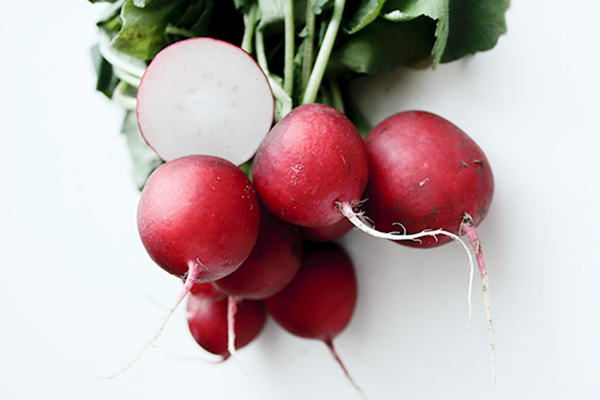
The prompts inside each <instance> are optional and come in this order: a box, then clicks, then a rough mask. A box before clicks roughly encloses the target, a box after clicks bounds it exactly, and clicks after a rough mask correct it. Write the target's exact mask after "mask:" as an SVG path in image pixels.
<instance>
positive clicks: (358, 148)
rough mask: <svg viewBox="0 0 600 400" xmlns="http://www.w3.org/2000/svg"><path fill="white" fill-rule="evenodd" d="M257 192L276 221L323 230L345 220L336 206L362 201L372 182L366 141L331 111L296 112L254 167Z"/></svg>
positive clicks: (275, 131)
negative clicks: (368, 184)
mask: <svg viewBox="0 0 600 400" xmlns="http://www.w3.org/2000/svg"><path fill="white" fill-rule="evenodd" d="M252 177H253V181H254V185H255V187H256V191H257V193H258V195H259V197H260V199H261V201H262V203H263V204H264V206H265V207H266V208H267V209H269V210H270V211H271V212H272V213H273V214H275V215H276V216H277V217H279V218H281V219H283V220H285V221H288V222H290V223H292V224H295V225H300V226H309V227H323V226H329V225H333V224H335V223H336V222H338V221H340V220H341V219H342V218H343V216H342V214H341V213H340V212H339V210H338V209H337V205H336V204H337V203H338V202H341V203H347V204H350V203H351V202H355V201H359V200H360V199H361V196H362V193H363V191H364V188H365V185H366V182H367V177H368V162H367V154H366V150H365V147H364V144H363V140H362V138H361V136H360V134H359V133H358V131H357V130H356V128H355V127H354V125H352V123H351V122H350V120H348V118H346V116H344V115H343V114H342V113H341V112H339V111H338V110H336V109H335V108H333V107H330V106H326V105H323V104H306V105H302V106H299V107H296V108H295V109H294V110H292V111H291V112H290V113H289V114H287V115H286V116H285V117H284V118H282V119H281V120H280V121H279V122H278V123H277V124H276V125H275V126H274V127H273V128H272V129H271V131H270V132H269V134H268V135H267V137H266V138H265V140H264V142H263V143H262V145H261V146H260V148H259V150H258V151H257V153H256V156H255V159H254V164H253V168H252Z"/></svg>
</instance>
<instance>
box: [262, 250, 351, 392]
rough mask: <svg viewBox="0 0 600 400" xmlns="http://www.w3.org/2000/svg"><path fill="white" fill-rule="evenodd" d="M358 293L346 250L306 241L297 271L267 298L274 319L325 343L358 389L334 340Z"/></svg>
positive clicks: (346, 320) (347, 319)
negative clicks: (282, 286)
mask: <svg viewBox="0 0 600 400" xmlns="http://www.w3.org/2000/svg"><path fill="white" fill-rule="evenodd" d="M356 296H357V283H356V275H355V273H354V266H353V265H352V261H351V260H350V257H349V256H348V255H347V253H346V252H345V251H344V250H343V249H342V248H341V247H340V246H339V245H337V244H335V243H332V242H329V243H308V242H307V248H306V249H305V255H304V259H303V261H302V266H301V267H300V270H299V271H298V274H296V276H295V277H294V279H293V280H292V282H291V283H290V284H289V285H288V286H287V287H286V288H285V289H283V290H282V291H281V292H279V293H277V294H276V295H275V296H273V297H270V298H268V299H266V300H265V305H266V306H267V311H268V312H269V314H270V315H271V316H272V317H273V319H274V320H275V321H277V322H278V323H279V324H280V325H281V326H282V327H284V328H285V329H286V330H287V331H289V332H290V333H292V334H294V335H296V336H299V337H303V338H307V339H316V340H321V341H323V342H325V344H326V345H327V346H328V347H329V349H330V350H331V352H332V354H333V355H334V357H335V359H336V360H337V361H338V363H339V364H340V366H341V367H342V369H343V370H344V373H345V374H346V376H347V377H348V379H350V381H351V382H352V384H353V385H354V386H355V387H356V388H357V389H359V388H358V386H356V384H355V383H354V381H353V380H352V378H351V377H350V375H349V374H348V371H347V370H346V368H345V366H344V365H343V363H342V362H341V360H340V358H339V357H338V355H337V353H336V351H335V349H334V346H333V340H334V339H335V338H336V337H337V336H338V335H339V334H340V333H341V332H342V331H343V330H344V329H345V328H346V326H347V325H348V323H349V322H350V320H351V318H352V314H353V312H354V307H355V304H356ZM359 391H360V389H359ZM361 394H362V392H361Z"/></svg>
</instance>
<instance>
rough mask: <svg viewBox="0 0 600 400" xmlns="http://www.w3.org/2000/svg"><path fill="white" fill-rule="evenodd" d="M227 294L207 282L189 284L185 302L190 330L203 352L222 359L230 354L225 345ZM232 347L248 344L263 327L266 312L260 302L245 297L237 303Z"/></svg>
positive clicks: (226, 333) (239, 347) (226, 336)
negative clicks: (233, 345) (188, 292)
mask: <svg viewBox="0 0 600 400" xmlns="http://www.w3.org/2000/svg"><path fill="white" fill-rule="evenodd" d="M227 297H228V296H227V294H225V293H223V292H221V291H219V290H218V289H217V288H215V287H214V286H213V285H212V284H210V283H196V284H194V286H192V289H191V291H190V296H188V302H187V312H188V316H187V320H188V326H189V329H190V333H191V334H192V336H193V337H194V339H195V340H196V342H197V343H198V344H199V345H200V346H201V347H202V348H203V349H204V350H206V351H208V352H210V353H213V354H216V355H220V356H221V357H222V360H223V361H225V360H227V359H228V358H229V356H230V355H231V354H230V352H229V350H228V348H227V346H228V323H227V312H228V301H227ZM236 319H237V323H236V326H235V348H236V349H241V348H242V347H244V346H246V345H247V344H249V343H250V342H251V341H252V340H254V338H256V336H258V334H259V333H260V331H261V330H262V328H263V327H264V325H265V323H266V321H267V312H266V309H265V306H264V303H263V302H262V301H252V300H244V301H241V302H239V303H238V304H237V313H236Z"/></svg>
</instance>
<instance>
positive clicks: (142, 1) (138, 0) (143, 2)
mask: <svg viewBox="0 0 600 400" xmlns="http://www.w3.org/2000/svg"><path fill="white" fill-rule="evenodd" d="M151 2H152V0H133V4H134V5H135V6H136V7H139V8H144V7H146V6H147V5H148V4H150V3H151Z"/></svg>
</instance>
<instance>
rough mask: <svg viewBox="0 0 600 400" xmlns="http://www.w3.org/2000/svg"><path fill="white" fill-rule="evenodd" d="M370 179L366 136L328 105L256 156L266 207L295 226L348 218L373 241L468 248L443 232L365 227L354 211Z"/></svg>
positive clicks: (300, 112)
mask: <svg viewBox="0 0 600 400" xmlns="http://www.w3.org/2000/svg"><path fill="white" fill-rule="evenodd" d="M368 175H369V167H368V159H367V153H366V148H365V144H364V141H363V140H362V137H361V136H360V134H359V133H358V131H357V129H356V128H355V127H354V125H352V123H351V122H350V120H349V119H348V118H346V116H345V115H344V114H342V113H341V112H339V111H338V110H336V109H335V108H333V107H330V106H327V105H324V104H304V105H301V106H298V107H296V108H295V109H294V110H292V111H291V112H290V113H289V114H287V115H286V116H285V117H284V118H282V119H281V120H280V121H279V122H278V123H277V124H276V125H275V126H274V127H273V128H272V129H271V131H270V132H269V134H268V135H267V137H266V138H265V140H264V142H263V143H262V144H261V146H260V148H259V149H258V151H257V152H256V156H255V159H254V164H253V168H252V177H253V180H254V185H255V188H256V192H257V193H258V196H259V198H260V200H261V202H262V204H263V205H264V206H265V207H266V208H267V209H269V211H271V212H272V213H273V214H274V215H276V216H277V217H279V218H281V219H283V220H285V221H288V222H290V223H292V224H295V225H299V226H305V227H312V228H322V227H327V226H331V225H334V224H336V223H337V222H339V221H340V220H342V218H343V217H344V216H345V217H346V218H348V219H349V220H350V221H351V222H352V223H353V224H354V225H356V226H357V227H358V228H360V229H361V230H363V231H365V232H367V233H369V234H371V235H374V236H378V237H384V238H386V239H393V240H417V239H419V238H420V237H423V236H436V235H440V234H444V235H448V236H450V237H451V238H452V239H455V240H457V241H458V242H459V243H461V245H463V246H464V243H462V241H461V239H460V238H459V237H458V236H457V235H455V234H452V233H449V232H444V231H443V230H442V229H438V230H435V231H431V232H419V233H414V234H410V235H404V234H403V235H400V234H394V235H389V234H382V233H381V232H378V231H375V230H374V229H372V228H371V227H369V226H368V225H366V224H365V222H364V220H363V219H362V218H361V215H362V214H360V213H357V212H355V210H354V206H356V205H359V204H361V203H362V200H361V199H362V194H363V191H364V189H365V186H366V184H367V178H368ZM467 252H468V250H467Z"/></svg>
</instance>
